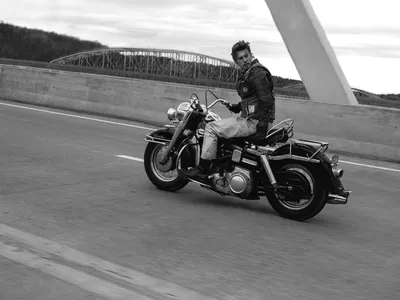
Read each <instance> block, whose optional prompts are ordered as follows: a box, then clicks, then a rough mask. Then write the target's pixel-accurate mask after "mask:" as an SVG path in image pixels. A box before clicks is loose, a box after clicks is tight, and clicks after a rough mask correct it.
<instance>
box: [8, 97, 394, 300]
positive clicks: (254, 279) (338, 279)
mask: <svg viewBox="0 0 400 300" xmlns="http://www.w3.org/2000/svg"><path fill="white" fill-rule="evenodd" d="M148 127H150V126H149V125H143V124H138V123H135V122H129V121H121V120H116V119H109V118H101V117H95V116H88V115H84V114H77V113H71V112H63V111H59V110H51V109H46V108H40V107H35V106H27V105H21V104H16V103H11V102H5V101H0V128H1V129H0V143H1V147H0V182H1V186H0V217H1V220H0V266H1V270H2V272H1V274H0V296H3V298H4V299H63V298H62V297H61V296H60V295H64V297H65V298H68V297H69V298H70V299H132V298H135V299H141V298H140V297H139V296H132V295H135V293H138V294H137V295H139V294H140V295H145V296H143V299H188V300H189V299H224V300H228V299H229V300H231V299H260V300H261V299H263V300H265V299H284V300H286V299H296V300H302V299H315V300H321V299H324V300H329V299H335V300H336V299H341V300H344V299H349V300H350V299H351V300H357V299H360V300H361V299H362V300H366V299H371V300H376V299H379V300H384V299H385V300H389V299H390V300H395V299H400V285H399V284H400V243H399V242H400V217H399V211H400V184H399V183H400V165H396V164H392V163H384V162H378V161H368V160H365V159H357V158H350V157H342V159H343V160H344V161H345V162H346V163H343V164H342V167H343V168H344V169H345V175H344V185H345V187H346V188H349V189H352V190H353V194H352V195H351V197H350V199H349V203H348V204H347V205H343V206H341V205H340V206H333V205H327V206H326V207H325V209H324V210H323V211H322V212H321V213H320V214H319V215H318V216H317V217H315V218H314V219H312V220H310V221H308V222H294V221H290V220H286V219H283V218H280V217H279V216H277V214H276V213H275V212H274V211H273V210H272V208H271V207H270V206H269V205H268V202H267V201H266V200H262V201H257V202H249V201H247V202H246V201H241V200H236V199H234V198H229V197H224V198H223V197H219V196H218V195H215V194H213V193H210V192H208V191H206V190H204V189H202V188H200V187H198V186H196V185H195V184H193V183H191V184H189V185H188V186H187V187H186V188H185V189H183V190H182V191H180V192H178V193H166V192H163V191H160V190H157V189H156V188H155V187H154V186H152V185H151V183H150V182H149V180H148V179H147V177H146V175H145V173H144V168H143V163H142V162H141V159H142V158H143V153H144V148H145V146H146V143H145V142H144V141H143V138H144V134H145V133H146V132H149V130H148V129H147V128H148ZM129 158H132V159H129ZM354 163H355V164H354ZM375 167H378V168H375ZM123 274H125V275H123ZM126 274H129V275H126ZM157 280H158V281H157ZM160 282H162V284H163V285H161V284H160ZM156 283H157V284H156ZM21 286H22V288H20V287H21ZM51 289H52V290H53V292H54V293H52V292H46V293H45V296H43V295H42V294H43V290H46V291H51ZM156 289H158V292H160V291H161V293H164V294H162V295H163V296H161V297H160V296H159V295H160V293H156V292H155V290H156ZM57 293H59V294H57ZM191 293H192V294H191ZM28 296H29V297H28ZM19 297H20V298H19ZM157 297H158V298H157ZM196 297H197V298H196ZM0 298H1V297H0ZM3 298H1V299H3Z"/></svg>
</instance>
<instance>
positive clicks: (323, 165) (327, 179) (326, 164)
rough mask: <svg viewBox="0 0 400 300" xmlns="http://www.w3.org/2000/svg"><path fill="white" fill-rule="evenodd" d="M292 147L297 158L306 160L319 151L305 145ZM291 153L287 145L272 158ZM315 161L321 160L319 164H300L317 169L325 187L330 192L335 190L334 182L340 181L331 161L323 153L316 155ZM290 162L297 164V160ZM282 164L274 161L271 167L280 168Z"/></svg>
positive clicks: (273, 154) (275, 152)
mask: <svg viewBox="0 0 400 300" xmlns="http://www.w3.org/2000/svg"><path fill="white" fill-rule="evenodd" d="M291 147H292V149H291V152H292V154H294V155H297V156H302V157H305V158H308V157H311V156H312V155H313V154H314V153H315V152H316V151H317V150H316V149H315V148H313V147H312V146H310V145H305V144H296V143H293V144H292V145H291ZM289 153H290V144H285V145H283V146H281V147H279V148H278V149H276V150H275V151H274V152H272V153H271V154H270V156H280V155H284V154H289ZM314 159H316V160H319V163H312V162H309V163H308V162H303V161H299V163H303V164H307V165H308V166H310V167H314V168H316V169H317V170H318V172H319V173H320V175H321V176H322V178H323V182H324V185H325V186H326V188H327V189H328V190H329V191H331V189H332V188H333V182H334V181H335V180H338V178H335V176H334V174H333V172H332V167H331V160H330V159H329V158H328V157H327V156H326V155H325V154H324V153H321V152H318V153H317V154H316V155H314ZM288 160H290V161H294V162H297V160H296V159H288ZM281 163H282V161H279V160H277V161H273V160H272V161H271V167H273V166H276V167H279V165H280V164H281Z"/></svg>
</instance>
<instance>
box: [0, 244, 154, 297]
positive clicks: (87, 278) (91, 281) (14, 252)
mask: <svg viewBox="0 0 400 300" xmlns="http://www.w3.org/2000/svg"><path fill="white" fill-rule="evenodd" d="M0 255H1V256H3V257H5V258H7V259H9V260H12V261H14V262H16V263H19V264H23V265H25V266H28V267H30V268H33V269H36V270H39V271H41V272H43V273H46V274H48V275H51V276H53V277H55V278H58V279H61V280H62V281H65V282H68V283H70V284H73V285H75V286H78V287H79V288H81V289H83V290H86V291H88V292H91V293H94V294H97V295H99V296H102V297H107V298H109V299H114V300H127V299H138V300H154V298H149V297H146V296H143V295H141V294H139V293H135V292H133V291H130V290H127V289H125V288H123V287H120V286H118V285H116V284H113V283H110V282H107V281H105V280H102V279H99V278H96V277H94V276H91V275H88V274H86V273H83V272H80V271H77V270H75V269H72V268H70V267H67V266H64V265H61V264H58V263H55V262H52V261H50V260H49V259H47V258H44V257H41V256H40V255H38V254H36V253H32V251H29V250H27V249H23V248H22V247H18V246H14V245H10V243H9V242H6V243H4V242H2V241H1V240H0Z"/></svg>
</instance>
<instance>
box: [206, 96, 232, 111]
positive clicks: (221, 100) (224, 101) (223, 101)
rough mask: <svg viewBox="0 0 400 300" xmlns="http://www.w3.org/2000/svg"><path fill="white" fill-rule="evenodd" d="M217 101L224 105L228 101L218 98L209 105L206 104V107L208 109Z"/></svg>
mask: <svg viewBox="0 0 400 300" xmlns="http://www.w3.org/2000/svg"><path fill="white" fill-rule="evenodd" d="M219 102H222V103H223V104H224V105H226V104H227V103H228V101H226V100H224V99H220V98H218V99H217V100H215V101H214V102H213V103H211V104H210V105H209V106H207V109H210V108H211V107H213V106H214V105H215V104H217V103H219Z"/></svg>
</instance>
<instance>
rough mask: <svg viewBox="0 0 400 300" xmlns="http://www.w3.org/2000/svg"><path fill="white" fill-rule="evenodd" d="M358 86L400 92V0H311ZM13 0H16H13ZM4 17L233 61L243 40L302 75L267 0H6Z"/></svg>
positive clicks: (275, 67) (280, 72)
mask: <svg viewBox="0 0 400 300" xmlns="http://www.w3.org/2000/svg"><path fill="white" fill-rule="evenodd" d="M310 2H311V4H312V6H313V9H314V11H315V13H316V15H317V17H318V19H319V21H320V23H321V24H322V26H323V28H324V31H325V33H326V36H327V38H328V41H329V43H330V44H331V46H332V48H333V50H334V53H335V54H336V56H337V58H338V61H339V64H340V66H341V68H342V70H343V72H344V74H345V76H346V78H347V80H348V82H349V84H350V85H351V86H352V87H355V88H359V89H363V90H366V91H369V92H372V93H376V94H381V93H382V94H386V93H400V80H399V79H398V77H399V76H398V74H399V72H400V22H398V21H397V20H398V18H399V11H400V1H399V0H379V1H373V0H310ZM11 3H12V5H10V4H11ZM0 7H1V10H0V20H2V21H4V22H7V23H12V24H14V25H19V26H26V27H29V28H39V29H43V30H48V31H54V32H57V33H62V34H68V35H72V36H76V37H79V38H81V39H88V40H96V41H99V42H100V43H102V44H105V45H107V46H110V47H137V48H161V49H175V50H183V51H192V52H197V53H201V54H205V55H210V56H215V57H218V58H222V59H228V60H231V57H230V50H231V47H232V45H233V44H234V43H235V42H237V41H238V40H242V39H243V40H246V41H249V42H250V43H251V47H252V51H253V53H254V55H255V56H256V57H257V58H258V59H259V60H260V62H261V63H262V64H264V65H265V66H267V67H268V68H269V69H270V71H271V72H272V73H273V74H274V75H277V76H281V77H286V78H292V79H300V76H299V74H298V71H297V69H296V67H295V65H294V63H293V61H292V59H291V57H290V54H289V52H288V50H287V49H286V46H285V43H284V41H283V39H282V37H281V35H280V33H279V31H278V29H277V27H276V26H275V23H274V21H273V18H272V16H271V13H270V11H269V8H268V6H267V5H266V3H265V1H264V0H242V1H236V2H235V3H234V1H230V0H145V1H143V0H112V1H110V0H12V1H10V0H0Z"/></svg>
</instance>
